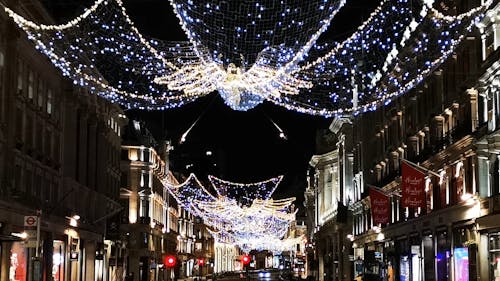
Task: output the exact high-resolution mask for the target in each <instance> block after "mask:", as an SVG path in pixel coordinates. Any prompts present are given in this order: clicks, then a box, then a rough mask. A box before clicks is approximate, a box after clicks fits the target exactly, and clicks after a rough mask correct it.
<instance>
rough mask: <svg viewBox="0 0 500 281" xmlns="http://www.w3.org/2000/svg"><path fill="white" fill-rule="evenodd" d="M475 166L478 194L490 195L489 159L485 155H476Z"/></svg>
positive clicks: (482, 195)
mask: <svg viewBox="0 0 500 281" xmlns="http://www.w3.org/2000/svg"><path fill="white" fill-rule="evenodd" d="M477 162H478V163H477V164H478V165H477V166H478V169H477V170H478V185H479V196H481V197H490V196H491V195H492V192H491V189H490V175H489V170H490V160H489V159H488V157H487V156H484V155H478V156H477Z"/></svg>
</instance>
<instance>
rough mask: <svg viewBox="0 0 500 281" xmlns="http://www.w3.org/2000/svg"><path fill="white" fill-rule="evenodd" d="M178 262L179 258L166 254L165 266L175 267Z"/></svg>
mask: <svg viewBox="0 0 500 281" xmlns="http://www.w3.org/2000/svg"><path fill="white" fill-rule="evenodd" d="M176 263H177V259H176V258H175V256H166V257H165V266H166V267H174V266H175V264H176Z"/></svg>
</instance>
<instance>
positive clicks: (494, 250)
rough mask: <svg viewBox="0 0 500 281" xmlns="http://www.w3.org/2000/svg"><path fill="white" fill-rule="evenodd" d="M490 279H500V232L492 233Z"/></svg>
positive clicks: (495, 280) (497, 280) (496, 280)
mask: <svg viewBox="0 0 500 281" xmlns="http://www.w3.org/2000/svg"><path fill="white" fill-rule="evenodd" d="M489 236H490V239H489V240H490V243H489V251H490V279H489V280H494V281H500V233H499V232H497V233H490V235H489Z"/></svg>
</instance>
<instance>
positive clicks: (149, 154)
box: [119, 120, 183, 280]
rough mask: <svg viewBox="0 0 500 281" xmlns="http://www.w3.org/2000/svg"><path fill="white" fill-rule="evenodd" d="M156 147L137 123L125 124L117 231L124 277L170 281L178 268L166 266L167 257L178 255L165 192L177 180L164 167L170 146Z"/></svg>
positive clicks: (175, 220)
mask: <svg viewBox="0 0 500 281" xmlns="http://www.w3.org/2000/svg"><path fill="white" fill-rule="evenodd" d="M155 147H158V145H157V144H156V142H155V140H154V139H153V137H152V136H151V134H150V133H149V131H148V130H147V129H146V128H145V127H143V124H141V123H140V122H138V121H135V120H133V121H131V122H130V123H129V125H128V126H127V128H126V135H124V140H123V144H122V160H121V169H122V187H121V191H120V198H121V200H122V204H123V208H124V212H123V213H122V224H121V226H120V230H119V233H120V235H121V239H123V241H124V244H125V245H126V253H125V255H126V257H125V259H126V275H127V276H130V278H131V280H174V279H177V278H179V275H180V273H179V266H176V267H173V268H167V267H166V266H165V263H164V259H165V257H166V256H167V255H176V256H177V254H178V244H179V243H178V237H179V236H180V234H181V232H182V231H183V229H182V228H181V227H180V226H179V223H180V220H181V217H180V216H179V212H180V209H179V206H178V204H177V202H176V201H175V199H174V198H173V197H171V196H170V194H169V192H168V189H167V187H166V185H165V182H166V181H169V182H171V183H172V184H178V182H177V181H176V179H175V177H174V176H173V175H172V173H171V172H170V171H169V166H168V154H169V150H170V146H169V145H168V143H167V144H164V145H162V146H160V150H159V152H157V150H156V149H155Z"/></svg>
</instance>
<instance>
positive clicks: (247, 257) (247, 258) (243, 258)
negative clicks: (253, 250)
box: [241, 255, 251, 265]
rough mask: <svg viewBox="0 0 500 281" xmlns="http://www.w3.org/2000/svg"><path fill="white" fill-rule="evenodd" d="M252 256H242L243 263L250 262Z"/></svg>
mask: <svg viewBox="0 0 500 281" xmlns="http://www.w3.org/2000/svg"><path fill="white" fill-rule="evenodd" d="M250 260H251V259H250V256H249V255H244V256H243V257H242V258H241V261H242V262H243V265H248V264H250Z"/></svg>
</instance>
